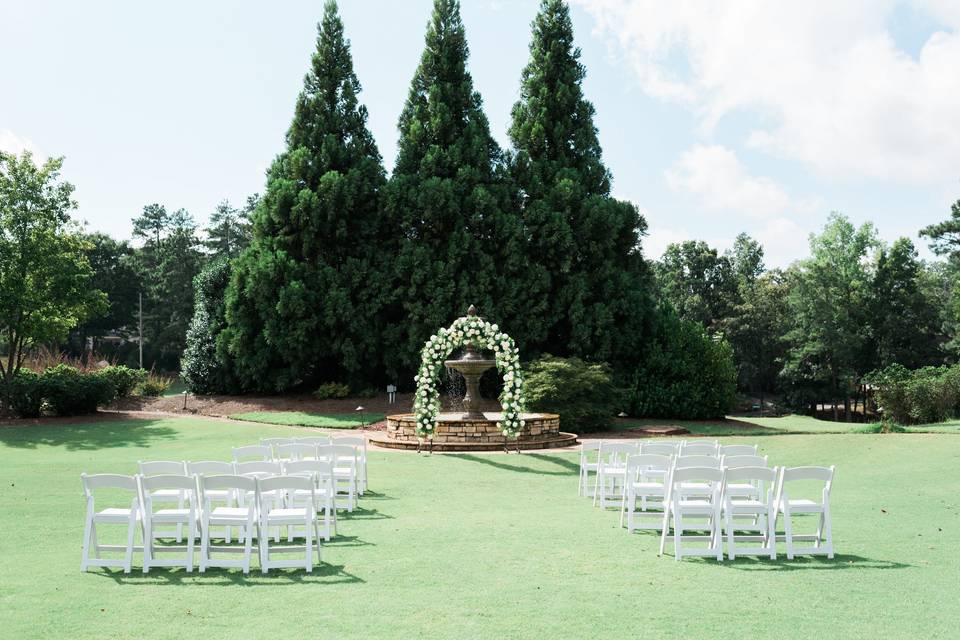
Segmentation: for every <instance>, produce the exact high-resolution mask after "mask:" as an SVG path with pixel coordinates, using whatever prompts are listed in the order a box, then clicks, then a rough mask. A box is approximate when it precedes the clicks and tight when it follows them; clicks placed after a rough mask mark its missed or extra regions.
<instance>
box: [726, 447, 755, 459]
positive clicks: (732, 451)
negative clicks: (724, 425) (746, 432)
mask: <svg viewBox="0 0 960 640" xmlns="http://www.w3.org/2000/svg"><path fill="white" fill-rule="evenodd" d="M718 455H720V456H721V457H722V456H755V455H757V445H755V444H722V445H720V451H719V452H718Z"/></svg>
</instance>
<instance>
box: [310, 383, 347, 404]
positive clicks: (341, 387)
mask: <svg viewBox="0 0 960 640" xmlns="http://www.w3.org/2000/svg"><path fill="white" fill-rule="evenodd" d="M313 395H314V397H315V398H317V399H318V400H326V399H328V398H346V397H347V396H349V395H350V387H349V386H348V385H345V384H343V383H342V382H325V383H323V384H322V385H320V386H319V387H317V390H316V391H314V392H313Z"/></svg>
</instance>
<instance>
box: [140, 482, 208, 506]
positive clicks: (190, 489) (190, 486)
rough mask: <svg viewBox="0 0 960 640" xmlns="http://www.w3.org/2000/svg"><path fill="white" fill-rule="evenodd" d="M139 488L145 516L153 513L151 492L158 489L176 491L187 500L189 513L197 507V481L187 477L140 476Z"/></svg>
mask: <svg viewBox="0 0 960 640" xmlns="http://www.w3.org/2000/svg"><path fill="white" fill-rule="evenodd" d="M140 486H141V487H142V488H143V512H144V514H145V515H147V516H149V515H151V514H152V513H153V495H152V492H153V491H157V490H158V489H176V490H177V491H179V492H180V495H181V496H182V497H184V498H186V499H187V503H188V508H189V509H190V510H191V511H192V510H193V509H194V508H196V506H197V481H196V479H195V478H191V477H190V476H188V475H182V474H179V475H160V476H141V477H140Z"/></svg>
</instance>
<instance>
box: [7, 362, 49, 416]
mask: <svg viewBox="0 0 960 640" xmlns="http://www.w3.org/2000/svg"><path fill="white" fill-rule="evenodd" d="M8 393H9V396H8V398H7V400H8V402H9V403H10V409H11V410H12V411H13V415H15V416H17V417H18V418H39V417H40V411H41V410H42V409H43V385H42V384H41V382H40V374H38V373H36V372H34V371H31V370H30V369H20V371H18V372H17V374H16V375H15V376H13V378H12V379H11V380H10V386H9V387H8Z"/></svg>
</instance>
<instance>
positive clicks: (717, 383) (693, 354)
mask: <svg viewBox="0 0 960 640" xmlns="http://www.w3.org/2000/svg"><path fill="white" fill-rule="evenodd" d="M639 361H640V364H639V365H638V366H637V369H636V372H635V374H634V385H633V393H632V397H631V399H630V413H631V415H633V416H636V417H650V418H681V419H688V420H707V419H712V418H722V417H724V416H726V414H727V413H728V412H729V411H730V409H731V408H732V407H733V404H734V402H735V400H736V389H737V370H736V367H735V366H734V364H733V351H732V350H731V348H730V345H729V344H728V343H727V342H726V341H725V340H722V339H718V338H711V337H710V336H709V335H707V333H706V331H705V330H704V329H703V327H701V326H700V325H699V324H697V323H695V322H689V321H686V320H681V319H680V318H679V317H678V316H677V314H676V312H674V311H673V310H672V309H669V308H661V309H659V310H658V312H657V316H656V319H655V333H654V336H653V339H652V340H651V341H650V343H649V345H648V346H647V348H646V349H645V350H644V352H643V353H642V354H641V357H640V360H639Z"/></svg>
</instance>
